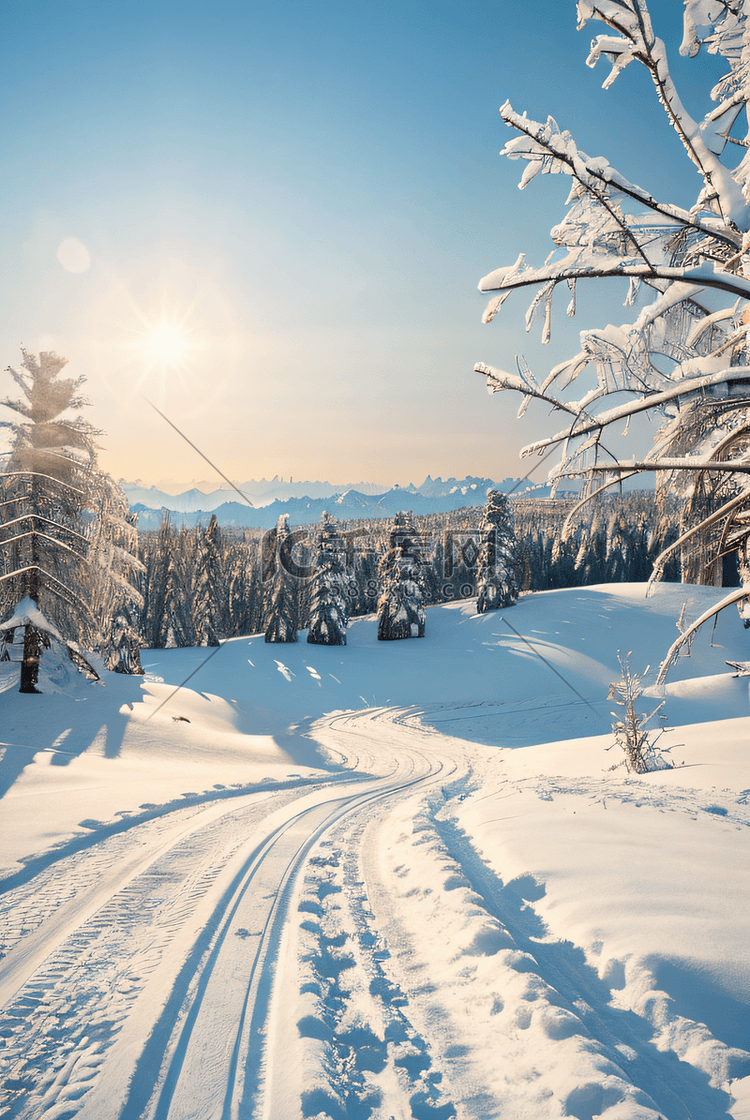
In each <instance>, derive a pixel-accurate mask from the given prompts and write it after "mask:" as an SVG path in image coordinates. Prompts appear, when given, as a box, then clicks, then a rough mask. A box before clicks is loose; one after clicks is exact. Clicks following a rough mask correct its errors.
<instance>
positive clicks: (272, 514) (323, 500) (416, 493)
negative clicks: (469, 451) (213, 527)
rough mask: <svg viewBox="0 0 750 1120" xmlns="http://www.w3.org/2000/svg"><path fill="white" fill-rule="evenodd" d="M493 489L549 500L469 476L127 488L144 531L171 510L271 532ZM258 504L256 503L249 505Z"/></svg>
mask: <svg viewBox="0 0 750 1120" xmlns="http://www.w3.org/2000/svg"><path fill="white" fill-rule="evenodd" d="M488 489H494V490H502V491H504V492H505V493H506V494H507V493H509V492H511V491H514V492H515V493H516V494H517V495H518V496H522V495H523V496H526V497H530V496H532V495H533V496H534V497H540V498H541V497H546V496H547V495H548V494H549V488H548V487H545V486H530V485H529V483H528V482H527V481H524V482H521V481H520V480H518V479H514V478H506V479H504V481H503V482H493V480H492V479H490V478H474V477H472V476H469V477H468V478H464V479H461V480H457V479H455V478H448V479H445V480H443V479H442V478H431V477H430V475H428V476H427V478H426V479H425V480H424V482H423V483H422V484H421V486H414V484H413V483H409V485H408V486H394V487H392V489H390V490H386V491H383V490H381V489H380V488H379V487H377V486H375V485H374V484H373V483H366V482H365V483H363V482H360V483H356V484H355V485H353V486H341V487H337V486H335V485H334V484H332V483H330V482H295V483H293V482H292V481H291V479H290V481H289V482H285V481H284V480H283V479H278V478H274V479H271V480H270V481H268V480H267V479H261V480H260V481H257V480H255V479H251V480H250V481H249V482H243V483H239V484H238V486H237V490H238V491H240V492H241V493H242V494H243V495H245V496H246V498H247V502H243V501H242V499H241V497H240V495H239V494H238V493H237V492H236V491H234V490H230V489H229V488H228V487H225V488H222V489H221V490H214V491H212V492H211V493H209V494H204V493H203V492H202V491H201V490H197V489H195V488H193V489H191V490H186V491H184V492H183V493H182V494H167V493H165V492H164V491H163V490H157V489H156V487H154V486H151V487H144V486H139V485H135V484H131V483H124V484H123V490H124V491H125V494H126V496H127V499H128V502H129V503H130V508H131V509H132V510H133V511H134V512H135V513H137V514H138V526H139V528H141V529H158V528H159V525H160V524H161V521H162V518H163V516H164V514H165V512H169V515H170V519H171V521H172V523H173V524H174V525H175V526H176V527H178V528H182V527H183V526H192V525H200V524H206V523H207V522H208V521H209V520H210V517H211V514H212V513H215V514H216V517H217V519H218V521H219V524H220V525H227V526H236V527H252V528H258V529H270V528H272V527H273V526H274V525H275V524H276V522H277V521H278V519H279V516H280V515H281V514H284V513H285V514H288V515H289V522H290V524H291V525H309V524H312V523H314V522H316V521H319V520H320V518H321V515H322V513H323V511H324V510H326V509H327V510H328V512H329V513H330V514H331V515H332V516H333V517H335V518H336V519H337V520H339V521H351V520H356V519H359V518H371V517H393V515H394V514H395V513H397V512H398V511H399V510H402V509H409V510H411V511H412V512H413V513H414V514H427V513H445V512H447V511H449V510H454V509H461V508H462V507H463V506H479V505H484V501H485V497H486V493H487V490H488ZM249 503H252V504H249Z"/></svg>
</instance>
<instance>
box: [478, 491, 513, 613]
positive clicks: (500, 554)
mask: <svg viewBox="0 0 750 1120" xmlns="http://www.w3.org/2000/svg"><path fill="white" fill-rule="evenodd" d="M481 534H482V544H481V548H480V551H479V576H478V577H477V591H478V595H477V612H478V613H479V614H483V613H484V612H485V611H494V610H499V609H501V608H504V607H512V606H513V605H514V604H515V603H516V602H517V600H518V578H517V575H516V564H517V557H516V552H517V545H516V534H515V529H514V527H513V514H512V512H511V509H510V506H509V505H508V499H507V498H506V496H505V494H503V493H501V492H500V491H499V490H488V491H487V504H486V505H485V507H484V519H483V521H482V525H481Z"/></svg>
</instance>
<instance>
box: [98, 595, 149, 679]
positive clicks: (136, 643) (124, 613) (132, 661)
mask: <svg viewBox="0 0 750 1120" xmlns="http://www.w3.org/2000/svg"><path fill="white" fill-rule="evenodd" d="M107 637H108V641H107V653H108V656H107V668H108V669H111V670H112V672H114V673H132V674H134V675H135V674H141V673H142V672H143V668H142V666H141V647H142V645H143V641H142V639H141V635H140V633H139V632H138V629H137V627H136V626H135V625H134V622H133V618H132V616H131V614H130V611H129V610H128V608H127V606H126V605H124V604H123V605H122V606H121V607H120V608H119V610H116V611H115V613H114V615H113V616H112V621H111V624H110V628H109V634H108V636H107Z"/></svg>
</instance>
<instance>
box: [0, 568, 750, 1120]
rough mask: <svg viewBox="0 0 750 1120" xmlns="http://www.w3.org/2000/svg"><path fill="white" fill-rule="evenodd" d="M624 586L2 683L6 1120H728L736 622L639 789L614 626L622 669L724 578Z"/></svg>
mask: <svg viewBox="0 0 750 1120" xmlns="http://www.w3.org/2000/svg"><path fill="white" fill-rule="evenodd" d="M719 594H720V592H719ZM642 595H643V589H642V588H641V587H638V586H635V585H632V586H628V585H623V586H619V585H618V586H617V587H602V588H587V589H570V590H566V591H560V592H548V593H544V594H538V595H533V596H528V597H525V598H524V599H522V600H521V602H520V603H519V604H518V606H517V607H515V608H513V610H512V611H509V612H507V616H508V622H512V626H513V627H514V628H515V629H516V630H517V631H518V634H514V633H513V631H512V630H511V629H510V628H509V627H508V625H506V623H505V622H504V621H503V618H504V612H490V613H488V614H485V615H482V616H476V615H475V614H474V613H473V604H472V603H469V602H464V603H456V604H451V605H448V606H444V607H437V608H430V609H428V612H427V630H426V636H425V638H423V639H420V640H418V641H406V642H395V643H394V642H388V643H378V642H377V640H376V637H375V627H376V624H375V622H374V620H372V619H359V620H356V622H355V623H354V624H353V625H352V626H351V627H350V631H349V639H348V642H349V644H348V645H347V647H346V648H344V649H341V648H336V647H331V648H326V647H311V646H308V645H306V643H304V642H299V643H297V644H296V645H289V646H284V647H279V646H266V645H265V644H264V643H263V640H262V637H261V638H258V637H253V638H248V639H235V640H232V641H230V642H227V643H225V645H224V646H223V647H222V648H221V650H220V651H219V653H218V654H216V655H215V656H214V657H213V658H212V659H211V660H210V661H209V662H207V663H206V664H205V665H204V666H203V668H201V669H200V670H199V673H198V674H196V675H195V676H194V677H193V678H192V679H191V680H190V682H189V684H188V685H187V686H185V687H182V688H180V689H179V690H178V691H175V689H177V687H178V686H179V685H180V684H181V682H183V681H184V680H185V678H186V677H187V676H188V674H189V673H191V672H193V670H194V669H195V668H196V667H198V666H199V664H200V663H201V661H203V660H204V659H205V656H206V651H205V650H193V649H185V650H167V651H161V650H160V651H149V652H147V653H146V655H145V657H144V661H145V662H146V665H147V672H148V674H149V676H148V677H147V678H146V680H142V681H134V680H132V679H127V678H122V677H116V676H114V675H110V676H108V677H107V686H106V687H101V686H99V685H90V684H88V683H86V682H81V681H78V682H76V684H75V689H74V691H73V692H65V693H62V692H61V693H57V694H53V695H45V696H37V697H30V698H27V697H20V696H18V694H17V693H16V692H15V691H14V682H13V681H12V680H11V679H10V677H7V679H6V690H5V691H3V692H1V693H0V711H1V712H2V717H3V719H2V725H1V726H2V730H1V731H0V736H2V740H3V741H2V744H1V746H2V749H3V756H2V758H1V759H0V788H2V790H3V791H5V795H4V797H3V798H2V824H3V830H4V839H6V840H7V846H6V848H5V849H4V862H5V863H6V868H7V870H6V875H5V880H4V882H5V890H4V891H3V892H2V893H3V897H2V898H1V899H0V934H1V935H2V939H3V945H4V947H3V950H2V951H3V952H4V953H5V954H6V956H5V958H4V959H2V960H0V995H2V997H3V999H2V1002H3V1004H4V1007H5V1010H4V1012H3V1015H2V1017H1V1018H0V1043H1V1044H2V1048H3V1049H2V1053H1V1054H0V1064H2V1067H3V1080H2V1086H3V1092H4V1094H5V1096H6V1098H7V1101H8V1107H9V1109H10V1111H9V1112H8V1115H9V1116H12V1117H14V1120H15V1118H18V1120H37V1118H41V1117H44V1118H45V1120H47V1117H48V1116H54V1117H55V1120H72V1117H74V1116H80V1117H82V1118H83V1120H156V1118H160V1120H187V1118H188V1117H192V1116H195V1117H201V1118H202V1117H207V1116H209V1115H213V1114H214V1113H215V1114H216V1115H221V1114H222V1109H226V1108H229V1109H230V1111H232V1110H234V1111H237V1110H239V1111H238V1115H243V1116H245V1115H246V1116H248V1117H252V1118H253V1120H255V1118H256V1117H261V1116H262V1117H263V1118H264V1120H266V1118H269V1120H270V1118H271V1117H273V1120H276V1118H277V1117H283V1120H296V1118H297V1117H305V1118H308V1117H316V1118H319V1120H323V1118H328V1120H341V1118H342V1117H343V1118H351V1120H368V1118H370V1117H372V1120H389V1118H391V1117H394V1118H395V1117H399V1118H401V1117H404V1118H406V1120H409V1118H416V1120H425V1118H427V1120H441V1118H443V1117H451V1116H456V1117H458V1118H459V1120H461V1118H476V1120H485V1118H488V1117H496V1116H497V1117H502V1118H509V1120H523V1118H525V1117H527V1116H528V1117H533V1118H534V1120H537V1118H541V1120H546V1118H547V1117H550V1118H556V1117H558V1116H560V1117H562V1116H574V1117H577V1118H578V1120H593V1117H595V1116H604V1117H606V1120H647V1118H649V1120H655V1117H657V1116H662V1117H663V1118H664V1120H682V1118H683V1117H684V1116H685V1114H686V1108H687V1109H689V1111H690V1115H691V1117H692V1118H693V1120H718V1118H720V1117H731V1118H732V1120H747V1117H748V1115H749V1113H748V1103H750V1080H749V1079H748V1074H749V1073H750V1053H748V1049H749V1047H748V1038H750V985H749V984H748V980H747V977H748V976H749V975H750V958H749V955H748V954H749V951H748V948H747V945H748V943H749V940H748V938H747V926H748V921H747V919H748V917H749V916H750V915H749V914H748V909H747V906H748V904H747V900H748V898H750V890H749V889H748V888H750V883H749V882H748V876H749V875H750V858H748V857H749V856H750V852H748V847H747V845H748V837H749V836H750V832H748V824H750V815H749V810H748V791H749V790H750V772H749V771H748V763H747V741H748V727H749V725H750V723H749V721H750V703H749V702H748V687H747V680H746V679H745V678H734V677H733V676H732V675H731V671H730V670H729V669H728V668H727V666H726V665H725V664H724V663H725V661H726V660H727V659H729V660H746V653H747V651H746V642H747V638H746V635H745V633H744V631H743V630H742V628H741V626H740V625H739V623H738V621H737V619H736V617H735V616H733V615H732V614H731V613H729V612H728V613H727V614H726V616H722V617H721V618H720V620H719V623H718V625H717V628H716V631H715V633H713V634H710V633H708V632H706V633H701V634H699V635H698V637H697V638H696V640H695V643H694V645H693V651H692V655H691V657H690V658H689V659H683V660H681V661H680V662H679V663H678V664H677V666H676V667H675V669H674V670H673V672H672V674H671V675H670V683H669V684H668V686H667V701H668V703H667V708H666V711H667V715H668V717H669V719H670V723H671V725H673V726H674V727H675V730H674V731H671V732H668V733H667V736H665V739H664V740H663V742H665V743H666V744H667V745H672V747H673V749H672V751H671V757H672V759H673V760H674V761H675V762H676V763H677V766H676V768H675V769H673V770H666V771H660V772H658V773H654V774H650V775H646V776H643V777H640V778H635V777H628V775H627V774H626V773H625V771H624V770H623V769H621V768H618V769H615V770H611V769H610V768H611V767H612V766H613V764H615V763H616V762H618V761H619V760H618V759H617V758H616V757H615V754H614V752H613V751H612V750H610V751H607V750H606V749H605V748H606V747H607V746H609V745H610V744H611V741H612V736H611V733H607V731H608V728H609V724H610V722H611V717H610V715H609V712H610V711H611V709H612V707H613V705H612V703H611V702H608V701H607V699H606V691H607V687H608V683H609V681H611V680H614V679H616V677H617V675H618V668H617V651H618V649H619V650H622V651H623V652H627V651H628V650H629V649H632V650H633V651H634V652H633V656H632V657H631V666H632V668H633V669H634V670H635V671H636V672H638V671H641V670H642V669H643V668H644V663H645V661H647V660H649V659H651V660H654V661H656V660H657V658H658V653H659V651H663V650H666V648H667V647H668V646H669V644H670V643H671V641H672V640H673V637H674V634H675V633H676V631H675V629H674V623H675V619H676V618H677V616H678V615H679V612H680V609H681V606H682V603H683V602H684V601H685V599H686V598H689V599H690V600H692V605H691V606H690V607H689V610H692V611H693V612H694V614H695V615H697V614H698V613H699V612H700V611H702V610H703V609H704V608H705V606H706V605H707V604H708V603H710V602H711V601H715V599H716V598H718V597H719V595H718V594H717V591H716V590H715V589H710V588H686V587H681V586H664V587H661V588H659V589H657V592H656V595H655V596H654V597H653V598H651V599H648V600H644V599H643V598H642ZM519 635H520V637H519ZM712 639H713V641H712ZM540 655H541V656H540ZM648 655H650V656H648ZM551 667H554V668H555V669H557V671H558V673H559V674H560V676H558V675H557V674H556V673H555V672H553V671H552V668H551ZM656 669H657V666H656V664H654V666H653V668H652V670H651V674H650V676H649V679H651V678H652V677H653V676H654V675H655V672H656ZM3 672H4V673H6V675H7V673H8V669H7V667H3ZM571 686H572V687H571ZM573 690H575V691H573ZM164 700H166V701H167V702H166V703H165V704H164V705H163V707H161V708H160V709H159V710H158V711H157V710H156V709H157V708H158V706H159V705H160V704H162V702H163V701H164ZM188 721H189V722H188ZM582 734H583V735H584V736H585V737H584V738H581V735H582ZM507 748H515V749H507ZM29 806H33V809H34V811H33V813H29ZM32 857H33V858H32Z"/></svg>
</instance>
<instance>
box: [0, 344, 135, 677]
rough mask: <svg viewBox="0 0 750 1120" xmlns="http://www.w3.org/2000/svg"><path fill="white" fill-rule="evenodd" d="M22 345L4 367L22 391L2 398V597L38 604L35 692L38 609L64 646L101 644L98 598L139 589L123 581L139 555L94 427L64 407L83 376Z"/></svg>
mask: <svg viewBox="0 0 750 1120" xmlns="http://www.w3.org/2000/svg"><path fill="white" fill-rule="evenodd" d="M22 353H23V362H22V363H21V369H19V370H16V369H13V368H10V367H9V368H8V371H7V372H8V373H9V374H10V375H11V377H12V378H13V380H14V381H15V383H16V385H17V386H18V387H19V389H20V390H21V392H22V394H23V397H22V398H21V399H13V400H11V399H6V400H4V401H2V402H0V403H2V405H3V406H4V407H6V408H8V409H10V410H11V411H12V412H14V413H16V416H17V417H18V418H17V419H13V420H3V421H0V426H2V427H6V428H9V429H10V431H11V451H10V455H9V457H8V460H7V463H6V466H5V470H4V471H3V472H2V473H0V555H1V556H2V560H3V567H4V572H3V574H2V576H0V589H1V590H2V594H1V595H0V601H2V605H3V607H4V608H5V609H6V610H7V608H8V607H9V606H10V604H11V603H12V602H18V601H19V600H21V601H25V600H29V601H30V602H31V603H32V604H33V606H34V610H29V611H26V612H25V615H24V617H25V618H27V620H28V621H26V622H25V623H24V655H23V658H22V661H21V691H22V692H36V691H38V689H37V687H36V685H37V681H38V662H39V656H40V653H41V651H42V650H43V648H44V646H45V642H46V638H45V636H44V634H45V633H46V631H44V633H42V631H39V630H38V628H37V627H36V625H35V623H34V619H35V618H37V614H36V613H35V611H36V612H38V617H39V618H41V619H45V620H47V625H48V626H51V627H52V628H53V629H54V630H55V631H56V633H58V634H60V635H63V636H64V639H63V640H64V641H65V642H66V643H67V648H68V649H69V650H73V648H74V647H77V646H78V644H80V645H86V646H88V647H89V648H90V647H91V646H97V645H100V644H101V642H102V631H103V630H104V628H105V626H106V625H107V624H108V622H109V617H106V618H103V617H102V616H101V612H102V609H103V606H104V605H105V604H106V603H107V602H110V601H111V600H112V598H113V597H114V595H115V594H116V593H117V594H121V595H122V594H124V595H125V597H126V598H127V599H128V601H130V602H131V603H132V602H135V601H137V599H138V597H139V596H138V593H137V591H136V590H135V589H134V588H133V586H132V584H130V583H129V581H128V575H130V574H132V572H133V571H134V570H135V569H136V568H137V564H138V562H137V561H136V560H135V559H134V557H133V556H132V553H129V552H128V547H127V546H123V542H122V540H118V534H119V532H120V524H119V523H120V521H121V518H119V516H118V515H117V514H116V512H115V510H116V507H117V508H119V506H121V505H122V504H124V497H122V495H121V492H120V491H119V487H117V485H116V484H115V483H114V482H113V480H112V479H111V478H109V476H107V475H104V474H102V473H101V472H100V471H99V470H98V469H97V463H96V448H95V442H94V440H95V436H96V435H97V433H96V431H95V429H94V428H93V427H92V426H91V425H90V424H89V423H88V422H87V421H85V420H84V419H83V418H82V417H81V416H70V415H69V414H68V413H69V412H70V410H73V409H77V408H80V407H81V406H82V405H85V404H87V403H88V402H87V401H86V400H85V398H83V397H81V396H80V395H79V389H80V387H81V385H82V383H83V381H84V379H83V378H82V377H79V378H77V379H74V380H72V379H65V378H62V377H61V376H60V374H61V371H62V369H63V368H64V366H65V365H66V364H67V359H65V358H61V357H59V356H58V355H57V354H54V353H52V352H51V351H47V352H42V353H41V354H39V356H38V357H37V356H36V355H34V354H30V353H28V352H27V351H26V350H23V351H22ZM127 536H128V534H126V537H127ZM131 543H132V542H131ZM107 545H111V547H105V546H107ZM105 553H106V556H107V560H106V562H105V561H104V556H105ZM115 588H117V592H116V591H115ZM126 589H127V590H126ZM16 613H17V612H16ZM13 617H15V613H14V615H13ZM43 629H44V628H43ZM50 632H51V631H50ZM73 635H75V640H74V638H73Z"/></svg>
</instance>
